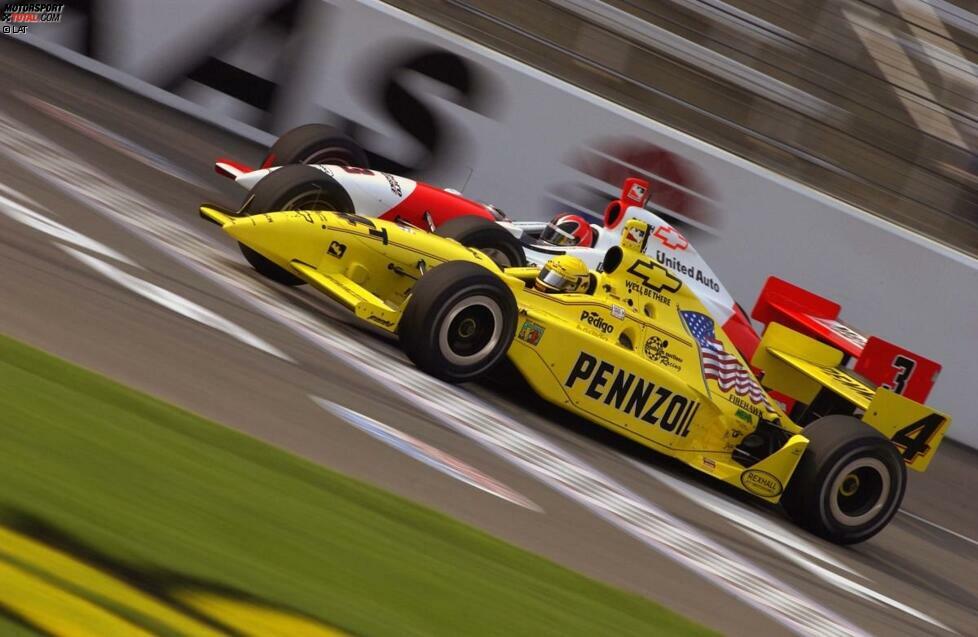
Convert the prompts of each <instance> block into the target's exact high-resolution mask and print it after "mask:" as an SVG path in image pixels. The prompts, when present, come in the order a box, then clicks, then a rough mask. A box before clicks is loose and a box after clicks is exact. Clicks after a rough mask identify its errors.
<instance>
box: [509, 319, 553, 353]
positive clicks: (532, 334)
mask: <svg viewBox="0 0 978 637" xmlns="http://www.w3.org/2000/svg"><path fill="white" fill-rule="evenodd" d="M545 331H547V330H546V328H545V327H543V326H542V325H538V324H537V323H534V322H533V321H530V320H526V321H523V327H521V328H520V332H519V334H517V336H516V337H517V338H518V339H520V340H521V341H524V342H526V343H529V344H530V345H532V346H534V347H536V346H537V345H538V344H539V343H540V339H541V338H543V333H544V332H545Z"/></svg>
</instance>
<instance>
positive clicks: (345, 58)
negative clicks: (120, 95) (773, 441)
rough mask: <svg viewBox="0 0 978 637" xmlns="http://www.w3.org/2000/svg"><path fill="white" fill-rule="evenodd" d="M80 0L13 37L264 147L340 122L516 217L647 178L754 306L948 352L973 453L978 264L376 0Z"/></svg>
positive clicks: (403, 163)
mask: <svg viewBox="0 0 978 637" xmlns="http://www.w3.org/2000/svg"><path fill="white" fill-rule="evenodd" d="M83 6H85V7H86V9H85V11H79V10H73V9H71V8H69V9H67V10H66V13H65V19H64V20H63V22H62V23H61V24H58V25H38V26H36V27H32V29H33V30H32V31H31V32H30V33H28V34H27V35H24V36H16V37H19V38H21V39H24V40H25V41H27V42H30V43H31V44H34V45H36V46H39V47H42V48H45V49H47V50H48V51H51V52H53V53H55V54H57V55H59V56H61V57H63V58H65V59H68V60H70V61H72V62H73V63H75V64H78V65H81V66H84V67H86V68H88V69H90V70H93V71H95V72H98V73H101V74H103V75H106V76H108V77H110V78H112V79H114V80H115V81H117V82H120V83H122V84H124V85H126V86H128V87H131V88H133V89H135V90H137V91H139V92H142V93H144V94H146V95H149V96H151V97H153V98H154V99H157V100H160V101H163V102H166V103H169V104H171V105H173V106H175V107H177V108H179V109H181V110H184V111H187V112H190V113H193V114H195V115H197V116H199V117H201V118H204V119H208V120H211V121H214V122H216V123H218V124H220V125H222V126H225V127H226V128H229V129H231V130H233V131H236V132H238V133H240V134H242V135H245V136H248V137H251V138H252V139H255V140H257V141H259V142H262V143H268V142H270V141H271V140H272V139H273V138H274V135H273V133H279V132H281V131H284V130H286V129H288V128H290V127H292V126H295V125H298V124H302V123H307V122H315V121H319V122H330V123H334V124H336V125H340V126H342V127H344V128H345V129H346V130H347V131H348V132H349V133H350V134H352V135H353V136H354V137H355V138H356V139H357V140H358V141H359V142H360V143H361V144H362V145H363V146H364V147H365V148H367V149H368V151H370V153H371V155H372V162H373V164H374V165H375V166H376V167H378V168H381V169H383V170H388V171H391V172H397V173H400V174H404V175H407V176H417V177H422V178H424V179H425V180H428V181H431V182H434V183H437V184H440V185H443V186H446V187H454V188H458V189H460V190H462V191H463V192H464V193H465V194H466V195H468V196H472V197H476V198H480V199H484V200H486V201H490V202H493V203H495V204H497V205H498V206H499V207H501V208H502V209H504V210H506V211H507V212H508V213H509V214H510V215H511V216H513V217H515V218H518V219H546V218H549V217H550V216H551V214H553V213H554V212H555V211H557V210H577V211H583V212H590V213H592V214H595V213H597V214H600V211H601V210H603V208H604V205H605V203H606V202H607V200H608V199H609V198H611V197H612V196H615V194H616V193H617V191H618V188H619V185H620V183H621V179H622V178H623V177H624V176H627V175H629V174H636V173H637V174H644V175H645V176H647V177H650V178H652V179H653V190H654V196H653V200H652V206H653V207H654V208H655V209H656V210H657V211H658V212H660V213H661V214H664V215H665V216H666V217H667V218H669V219H671V220H672V221H673V222H674V223H675V224H676V225H677V227H679V228H680V229H681V230H682V231H683V232H684V233H685V234H686V235H687V236H688V237H689V238H690V240H691V241H693V242H694V243H695V245H696V246H697V248H698V249H699V251H700V252H701V253H702V254H703V255H704V257H705V258H706V259H707V261H708V262H709V263H710V264H711V265H712V266H713V270H714V271H715V272H717V273H718V274H719V276H720V277H721V279H722V280H723V281H724V282H725V284H726V285H727V287H728V288H729V289H730V291H731V292H732V293H733V294H734V296H735V298H737V299H739V300H740V303H741V304H742V305H744V306H745V307H747V308H748V309H749V308H750V307H751V306H752V304H753V301H754V299H755V298H756V296H757V293H758V291H759V289H760V287H761V285H762V284H763V281H764V279H765V277H767V276H768V275H770V274H776V275H778V276H781V277H783V278H787V279H789V280H791V281H793V282H794V283H796V284H799V285H802V286H804V287H806V288H808V289H810V290H812V291H814V292H816V293H818V294H822V295H824V296H827V297H830V298H832V299H834V300H836V301H838V302H840V303H841V304H842V306H843V317H844V318H845V319H846V320H847V321H848V322H850V323H852V324H854V325H856V326H858V327H861V328H863V329H865V330H866V331H869V332H871V333H875V334H877V335H879V336H881V337H883V338H885V339H887V340H891V341H894V342H896V343H900V344H903V345H905V346H907V347H909V348H911V349H913V350H915V351H918V352H920V353H922V354H924V355H925V356H928V357H930V358H934V359H936V360H938V361H940V362H941V363H943V365H944V371H943V373H942V375H941V378H940V380H939V382H938V383H937V386H936V388H935V390H934V392H933V394H932V396H931V403H932V404H933V405H934V406H935V407H937V408H938V409H941V410H943V411H946V412H948V413H950V414H951V415H952V416H953V417H954V425H953V427H952V428H951V430H950V433H949V436H950V437H951V438H954V439H956V440H958V441H960V442H963V443H965V444H968V445H970V446H972V447H978V420H976V418H975V411H976V410H975V408H974V406H973V394H974V390H975V389H976V380H975V379H976V378H978V363H976V361H978V261H976V260H975V259H972V258H969V257H966V256H964V255H962V254H960V253H957V252H955V251H952V250H950V249H947V248H945V247H943V246H940V245H938V244H936V243H934V242H931V241H929V240H927V239H924V238H922V237H920V236H918V235H915V234H912V233H909V232H907V231H905V230H903V229H901V228H899V227H897V226H894V225H892V224H890V223H888V222H885V221H882V220H880V219H878V218H876V217H874V216H872V215H870V214H867V213H865V212H863V211H860V210H857V209H855V208H852V207H850V206H847V205H845V204H843V203H841V202H839V201H838V200H835V199H832V198H830V197H826V196H824V195H822V194H820V193H818V192H815V191H813V190H811V189H808V188H806V187H804V186H801V185H799V184H797V183H793V182H791V181H788V180H786V179H783V178H781V177H780V176H778V175H776V174H774V173H772V172H770V171H767V170H765V169H762V168H760V167H758V166H756V165H754V164H751V163H749V162H746V161H744V160H742V159H740V158H738V157H736V156H733V155H730V154H728V153H725V152H723V151H720V150H718V149H716V148H714V147H711V146H709V145H706V144H704V143H702V142H700V141H698V140H696V139H694V138H691V137H688V136H686V135H684V134H683V133H681V132H678V131H676V130H674V129H671V128H668V127H665V126H663V125H661V124H659V123H657V122H655V121H652V120H649V119H646V118H644V117H641V116H638V115H636V114H634V113H632V112H630V111H627V110H625V109H623V108H620V107H618V106H616V105H614V104H611V103H609V102H607V101H605V100H602V99H600V98H597V97H595V96H593V95H591V94H588V93H586V92H584V91H581V90H579V89H577V88H575V87H573V86H571V85H568V84H566V83H564V82H561V81H559V80H556V79H554V78H553V77H550V76H547V75H544V74H542V73H539V72H537V71H535V70H534V69H532V68H530V67H528V66H526V65H523V64H521V63H519V62H516V61H514V60H512V59H510V58H507V57H505V56H502V55H499V54H497V53H495V52H493V51H491V50H489V49H487V48H485V47H482V46H480V45H477V44H474V43H472V42H469V41H466V40H463V39H461V38H459V37H456V36H454V35H452V34H450V33H448V32H446V31H443V30H442V29H439V28H437V27H434V26H432V25H430V24H428V23H426V22H423V21H421V20H418V19H417V18H414V17H412V16H409V15H408V14H406V13H403V12H400V11H399V10H397V9H394V8H392V7H390V6H389V5H386V4H383V3H381V2H376V1H374V0H328V1H326V0H289V1H285V2H281V1H278V2H275V1H269V0H211V1H210V2H205V3H202V2H197V1H196V0H168V2H159V3H151V2H143V3H131V2H126V1H124V0H102V1H100V2H98V3H84V4H83ZM619 79H621V81H627V78H619Z"/></svg>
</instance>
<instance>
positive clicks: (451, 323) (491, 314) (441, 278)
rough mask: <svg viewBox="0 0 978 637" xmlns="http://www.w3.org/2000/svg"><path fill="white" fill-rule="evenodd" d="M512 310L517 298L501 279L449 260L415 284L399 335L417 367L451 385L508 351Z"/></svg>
mask: <svg viewBox="0 0 978 637" xmlns="http://www.w3.org/2000/svg"><path fill="white" fill-rule="evenodd" d="M516 313H517V307H516V299H515V297H514V296H513V293H512V292H511V291H510V289H509V288H508V287H507V286H506V284H505V283H503V282H502V281H501V280H500V279H499V277H497V276H496V275H494V274H493V273H492V272H490V271H489V270H487V269H485V268H483V267H482V266H479V265H476V264H474V263H469V262H467V261H450V262H448V263H444V264H442V265H439V266H437V267H435V268H433V269H432V270H431V271H430V272H428V273H427V274H425V275H424V276H422V277H421V280H420V281H418V282H417V284H415V286H414V290H413V292H412V294H411V298H410V299H409V300H408V304H407V307H406V308H405V309H404V315H403V316H402V317H401V322H400V325H399V327H398V336H399V337H400V341H401V347H402V349H403V350H404V352H405V353H406V354H407V356H408V358H410V359H411V361H412V362H413V363H414V364H415V365H417V367H418V369H420V370H421V371H423V372H425V373H427V374H430V375H432V376H435V377H437V378H440V379H442V380H445V381H448V382H450V383H461V382H466V381H472V380H476V379H478V378H479V377H481V376H484V375H486V374H487V373H488V372H489V371H491V370H492V368H493V367H495V366H496V365H497V364H498V363H499V362H500V361H501V360H502V359H503V357H504V356H505V355H506V352H507V351H508V350H509V347H510V345H511V344H512V342H513V336H514V335H515V333H516Z"/></svg>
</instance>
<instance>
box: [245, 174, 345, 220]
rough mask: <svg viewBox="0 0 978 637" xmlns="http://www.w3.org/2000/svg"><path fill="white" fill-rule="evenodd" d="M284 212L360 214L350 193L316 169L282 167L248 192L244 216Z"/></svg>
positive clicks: (263, 178) (266, 176)
mask: <svg viewBox="0 0 978 637" xmlns="http://www.w3.org/2000/svg"><path fill="white" fill-rule="evenodd" d="M280 210H333V211H336V212H349V213H355V212H356V209H355V208H354V206H353V200H352V199H350V195H349V193H347V192H346V189H345V188H343V186H341V185H340V183H339V182H338V181H336V180H335V179H333V178H332V177H330V176H329V175H327V174H326V173H324V172H323V171H322V170H320V169H318V168H313V167H312V166H282V167H281V168H278V169H276V170H274V171H272V172H270V173H268V174H267V175H265V176H264V177H262V178H261V179H260V180H259V181H258V183H257V184H255V185H254V186H253V187H252V188H251V190H249V191H248V194H247V196H246V197H245V204H244V207H243V208H242V209H241V212H242V213H243V214H245V215H253V214H256V213H259V212H278V211H280Z"/></svg>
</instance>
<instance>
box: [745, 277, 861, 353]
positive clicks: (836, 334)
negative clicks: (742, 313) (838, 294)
mask: <svg viewBox="0 0 978 637" xmlns="http://www.w3.org/2000/svg"><path fill="white" fill-rule="evenodd" d="M841 309H842V306H841V305H839V304H838V303H836V302H834V301H830V300H828V299H827V298H825V297H821V296H819V295H817V294H813V293H811V292H809V291H808V290H806V289H804V288H800V287H798V286H797V285H794V284H792V283H788V282H787V281H785V280H783V279H779V278H777V277H774V276H772V277H768V279H767V281H766V282H765V283H764V287H763V288H761V294H760V296H758V297H757V303H755V304H754V309H753V310H751V313H750V315H751V317H752V318H754V319H756V320H758V321H760V322H761V323H764V325H767V324H768V323H780V324H781V325H784V326H785V327H790V328H791V329H793V330H795V331H796V332H801V333H802V334H807V335H808V336H811V337H813V338H817V339H819V340H821V341H824V342H826V343H828V344H829V345H832V346H833V347H837V348H839V349H841V350H842V351H843V352H845V353H846V354H848V355H849V356H854V357H858V356H859V355H860V354H862V351H863V347H864V346H865V345H866V337H865V336H863V335H862V334H860V333H859V332H857V331H856V330H854V329H852V328H851V327H849V326H848V325H846V324H845V323H843V322H842V321H840V320H839V311H840V310H841Z"/></svg>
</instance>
